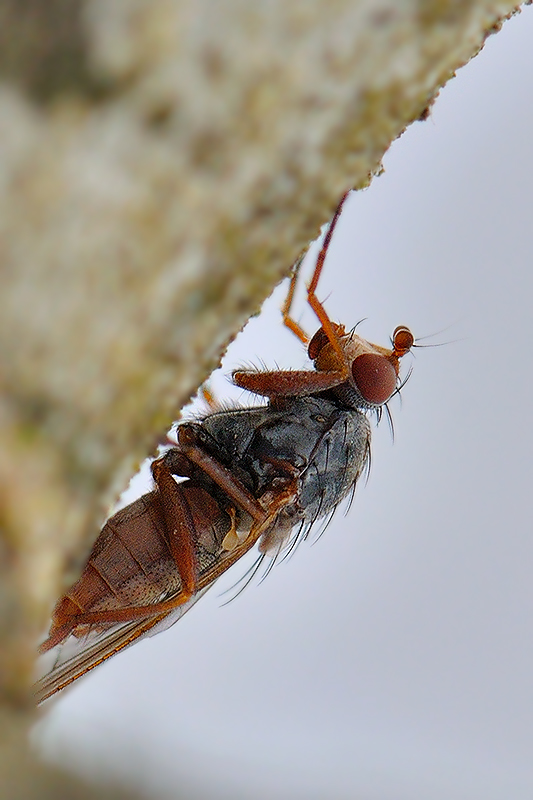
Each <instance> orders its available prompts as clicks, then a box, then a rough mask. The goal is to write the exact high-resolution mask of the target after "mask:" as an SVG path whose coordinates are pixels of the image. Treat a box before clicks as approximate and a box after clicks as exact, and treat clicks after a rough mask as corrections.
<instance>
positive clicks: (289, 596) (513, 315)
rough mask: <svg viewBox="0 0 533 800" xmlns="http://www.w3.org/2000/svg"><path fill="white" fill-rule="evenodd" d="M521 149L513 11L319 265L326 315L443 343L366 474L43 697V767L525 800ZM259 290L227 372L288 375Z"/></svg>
mask: <svg viewBox="0 0 533 800" xmlns="http://www.w3.org/2000/svg"><path fill="white" fill-rule="evenodd" d="M532 142H533V9H531V8H526V9H525V10H524V12H523V14H522V15H520V17H518V18H515V19H513V20H511V21H510V22H508V23H507V24H506V25H505V27H504V29H503V31H502V32H501V33H500V34H498V35H497V36H495V37H492V38H491V39H489V41H488V43H487V45H486V47H485V50H484V51H483V52H482V53H481V54H480V55H479V56H478V57H477V58H476V59H475V60H474V61H473V62H472V63H471V64H469V65H468V66H467V67H465V68H464V69H463V70H461V71H460V72H459V74H458V76H457V78H456V79H455V80H453V81H451V82H450V84H449V85H448V86H447V87H446V89H445V90H444V91H443V92H442V94H441V96H440V97H439V98H438V100H437V102H436V103H435V105H434V107H433V110H432V114H431V117H430V119H429V120H427V121H426V122H424V123H423V124H416V125H414V126H412V127H411V128H410V129H409V130H408V131H407V132H406V134H405V135H404V136H403V137H402V139H401V140H399V141H398V142H396V143H395V144H394V145H393V147H392V148H391V150H390V152H389V153H388V155H387V156H386V158H385V169H386V172H385V174H384V175H383V176H381V177H380V178H379V179H377V180H375V181H374V183H373V185H372V186H371V188H370V189H369V190H368V191H366V192H364V193H360V194H359V195H357V196H356V197H354V198H353V199H352V200H351V202H350V206H349V209H347V211H346V214H345V215H344V217H343V219H342V221H341V223H340V224H339V227H338V233H337V234H336V237H335V241H334V247H332V249H331V251H330V252H331V258H330V260H329V261H328V263H327V266H326V270H325V273H324V277H323V280H322V281H321V283H320V286H319V295H320V297H321V298H328V299H327V304H326V305H327V308H328V310H329V312H330V314H331V316H332V318H333V319H336V320H339V321H342V322H344V323H345V324H346V325H347V326H351V325H353V324H355V323H356V322H357V321H358V320H360V319H361V318H363V317H365V318H367V321H366V322H365V323H364V324H363V325H362V326H361V329H360V331H361V333H362V334H363V335H365V336H367V337H368V338H369V339H371V340H374V341H376V342H378V343H383V344H386V343H387V341H388V336H389V335H390V333H391V332H392V330H393V328H394V327H395V326H396V325H397V324H400V323H402V324H407V325H409V326H410V327H411V328H412V330H413V331H414V332H415V334H416V335H419V336H425V335H428V334H433V333H435V332H438V331H441V332H439V333H437V335H436V336H435V337H433V339H430V340H428V342H451V343H450V344H447V345H446V346H442V347H438V348H433V349H425V350H418V351H416V357H415V358H413V359H411V363H412V366H413V375H412V377H411V379H410V381H409V383H408V385H407V386H406V387H405V389H404V391H403V403H402V404H401V405H400V403H399V402H394V403H393V404H392V412H393V415H394V420H395V428H396V435H395V441H394V443H392V441H391V436H390V432H389V430H388V428H387V425H386V424H382V425H381V426H380V428H379V429H378V430H377V432H376V433H375V436H374V444H373V465H372V473H371V476H370V480H369V483H368V485H367V486H364V485H361V486H360V487H359V491H358V494H357V497H356V500H355V502H354V504H353V506H352V509H351V511H350V513H349V515H348V516H347V517H344V516H343V514H342V511H341V510H339V512H338V513H337V516H336V518H335V519H334V521H333V523H332V524H331V526H330V527H329V529H328V530H327V532H326V534H325V535H324V536H323V537H322V538H321V539H320V541H319V542H318V543H317V544H316V545H315V546H313V547H310V546H308V545H305V544H304V545H302V547H300V548H299V550H298V552H297V553H296V555H295V557H294V558H292V559H291V560H290V561H289V562H285V563H284V564H282V565H281V566H279V567H277V568H276V569H274V570H273V572H272V573H271V574H270V575H269V577H268V579H267V580H266V581H265V582H264V583H263V584H261V585H260V586H259V587H258V586H256V585H255V586H251V587H249V588H248V589H247V590H246V591H245V592H244V593H243V594H242V595H240V596H239V597H238V598H237V599H236V600H235V601H234V602H233V603H231V604H230V605H228V606H225V607H224V608H220V607H219V606H220V604H221V603H222V602H223V601H224V598H221V597H220V596H219V595H220V591H221V590H222V589H223V588H224V586H228V585H230V584H231V583H233V582H234V581H235V580H236V579H237V578H238V577H239V576H240V575H241V574H242V573H243V572H244V569H245V567H244V566H243V565H242V564H240V565H237V566H236V568H235V569H234V571H233V572H232V574H231V575H230V576H229V577H228V579H227V580H225V582H224V584H223V582H222V581H220V582H219V584H217V587H216V588H214V589H213V590H212V592H211V593H210V594H208V595H207V596H206V597H205V598H203V600H202V601H201V602H200V603H198V605H197V606H196V607H195V608H194V609H193V610H192V611H191V612H190V613H189V614H187V615H186V616H185V618H184V619H183V620H182V621H181V622H180V623H179V624H178V625H177V626H176V627H175V628H173V629H171V630H170V631H169V632H167V633H166V634H162V635H161V636H159V637H156V638H154V639H151V640H148V641H147V642H145V643H141V644H139V645H138V646H137V647H134V648H133V649H131V650H130V651H128V652H126V653H124V654H122V655H121V656H118V657H117V658H116V659H113V660H112V661H111V662H109V663H108V664H107V665H106V666H103V667H101V668H100V669H98V670H96V671H95V672H94V673H93V674H92V675H91V676H90V677H88V678H86V679H85V680H83V681H81V682H80V683H79V684H78V686H77V687H75V688H73V689H72V690H71V691H70V692H68V693H65V695H64V697H63V698H61V699H60V700H59V701H58V702H57V703H56V705H55V707H54V708H53V709H52V711H51V712H50V715H49V717H48V718H47V719H45V720H43V722H41V723H40V727H39V730H38V731H37V735H36V738H37V740H38V741H39V743H40V744H39V746H40V747H41V748H43V749H44V750H45V752H46V753H47V754H48V755H49V756H50V757H51V758H54V759H58V760H61V762H62V763H65V762H66V763H70V764H71V765H73V766H76V767H77V768H80V769H83V770H85V771H86V772H88V773H89V774H95V773H96V772H98V771H100V770H103V771H104V772H105V771H106V770H107V771H108V772H109V771H111V772H112V774H115V775H118V776H122V777H126V776H127V777H128V779H129V780H131V782H132V784H133V785H135V786H137V787H146V788H147V789H149V791H151V792H152V793H157V796H161V797H180V796H183V797H190V798H194V797H202V798H204V797H205V798H212V800H219V799H220V800H222V799H224V800H225V798H235V799H237V798H242V799H243V800H248V799H250V800H256V798H257V800H263V798H265V799H266V798H283V799H284V798H302V800H303V799H304V798H309V799H310V800H311V799H312V800H315V798H316V799H317V800H318V798H326V797H327V798H335V800H337V799H338V800H345V799H346V800H356V799H357V800H359V798H361V800H479V798H483V800H508V798H513V800H531V797H533V757H532V751H533V748H532V743H533V525H532V517H533V512H532V503H531V497H532V494H533V493H532V489H531V476H532V468H531V457H532V452H533V424H532V421H531V411H530V407H529V404H530V398H531V395H532V390H533V380H532V376H531V372H532V364H531V360H532V359H531V344H532V341H533V334H532V329H531V328H532V326H531V317H532V314H531V306H532V295H533V291H532V289H533V280H532V278H531V269H532V264H533V225H532V224H531V220H532V217H533V154H532ZM283 291H284V290H282V293H281V294H279V293H278V294H277V295H276V297H275V299H274V301H273V302H272V301H271V303H270V304H269V309H268V312H267V313H265V315H264V318H261V319H259V320H254V321H253V322H252V323H251V324H250V325H249V326H248V327H247V329H246V330H245V331H244V333H243V334H242V335H241V336H240V337H239V339H238V340H237V342H235V344H234V346H233V347H232V348H231V350H230V351H229V353H228V357H227V360H226V363H225V366H224V372H225V373H227V372H229V371H230V370H231V369H232V368H234V367H235V366H237V365H238V364H239V363H243V362H250V361H251V362H255V363H256V364H260V363H261V361H263V362H265V363H266V364H267V365H268V366H271V367H274V366H275V365H276V364H280V365H283V366H293V367H300V366H302V365H303V364H305V354H304V352H303V350H302V348H301V347H300V346H299V345H298V342H297V341H296V340H293V337H291V335H290V334H289V333H288V332H285V331H284V330H283V329H282V327H281V325H280V319H279V315H278V312H277V309H278V308H279V305H280V302H281V297H282V296H283ZM303 307H304V304H303V299H301V300H300V304H299V308H300V309H301V310H302V322H303V324H304V327H306V328H307V329H308V330H309V331H310V332H312V331H313V330H314V328H315V327H316V325H315V321H314V320H313V318H312V315H309V314H308V312H307V311H306V312H305V313H303ZM443 328H447V330H445V331H443V332H442V329H443ZM424 343H426V341H424ZM213 383H214V386H215V387H216V391H217V394H218V395H219V396H220V397H221V398H222V397H228V396H230V394H231V393H230V391H229V388H228V384H227V381H226V379H225V378H221V377H219V376H218V375H217V376H215V378H214V381H213ZM233 396H236V397H237V398H241V399H242V400H243V401H245V400H246V398H245V397H244V396H243V395H241V394H240V392H238V393H237V394H236V395H235V394H234V395H233ZM141 491H142V490H141Z"/></svg>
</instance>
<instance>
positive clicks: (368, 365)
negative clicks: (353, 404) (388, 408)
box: [352, 353, 397, 406]
mask: <svg viewBox="0 0 533 800" xmlns="http://www.w3.org/2000/svg"><path fill="white" fill-rule="evenodd" d="M352 375H353V379H354V381H355V385H356V386H357V388H358V390H359V392H360V393H361V395H362V397H363V399H364V400H366V401H367V403H371V404H372V405H376V406H381V405H383V403H386V402H387V400H388V399H389V397H390V396H391V395H392V394H393V392H394V390H395V389H396V382H397V376H396V370H395V369H394V367H393V366H392V364H391V363H390V361H388V360H387V359H386V358H385V356H380V355H378V354H377V353H363V355H361V356H358V357H357V358H356V359H355V360H354V362H353V364H352Z"/></svg>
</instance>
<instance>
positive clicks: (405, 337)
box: [392, 325, 415, 358]
mask: <svg viewBox="0 0 533 800" xmlns="http://www.w3.org/2000/svg"><path fill="white" fill-rule="evenodd" d="M414 343H415V337H414V336H413V334H412V333H411V331H410V330H409V328H407V327H406V326H405V325H398V327H397V328H395V329H394V333H393V334H392V346H393V347H394V353H395V355H397V356H398V357H399V358H401V357H402V356H404V355H405V354H406V353H408V352H409V350H410V349H411V347H412V346H413V345H414Z"/></svg>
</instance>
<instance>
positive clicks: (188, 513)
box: [36, 195, 414, 701]
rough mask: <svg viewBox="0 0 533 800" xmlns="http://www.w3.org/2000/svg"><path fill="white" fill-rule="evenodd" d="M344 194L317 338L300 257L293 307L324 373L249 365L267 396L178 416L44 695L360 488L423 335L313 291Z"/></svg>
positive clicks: (125, 512)
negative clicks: (378, 431)
mask: <svg viewBox="0 0 533 800" xmlns="http://www.w3.org/2000/svg"><path fill="white" fill-rule="evenodd" d="M346 197H347V195H344V197H343V198H342V200H341V202H340V204H339V206H338V208H337V210H336V212H335V215H334V217H333V219H332V222H331V224H330V226H329V229H328V231H327V234H326V236H325V238H324V242H323V245H322V248H321V250H320V253H319V255H318V258H317V262H316V266H315V270H314V273H313V277H312V280H311V283H310V285H309V287H308V291H307V300H308V303H309V305H310V306H311V308H312V309H313V311H314V313H315V314H316V316H317V318H318V320H319V322H320V328H319V329H318V331H317V332H316V333H315V335H314V336H313V337H312V338H309V337H308V336H307V335H306V334H305V333H304V331H303V330H302V328H301V327H300V326H299V325H298V324H297V323H296V322H295V321H294V319H293V318H292V317H291V307H292V304H293V297H294V290H295V286H296V280H297V275H298V267H299V263H298V264H297V266H296V268H295V270H294V272H293V275H292V279H291V284H290V288H289V292H288V295H287V299H286V301H285V303H284V306H283V308H282V314H283V322H284V324H285V325H286V326H287V327H288V328H289V329H290V330H291V331H292V332H293V333H294V334H295V335H296V336H297V337H298V338H299V339H300V340H301V341H302V342H303V343H304V344H306V345H307V350H308V355H309V357H310V359H311V360H312V361H313V364H314V369H313V370H302V371H281V370H276V371H259V370H256V371H254V370H238V371H236V372H234V373H233V376H232V377H233V382H234V383H235V384H236V385H237V386H239V387H242V388H244V389H247V390H249V391H250V392H253V393H255V394H257V395H261V396H262V397H265V398H267V404H266V405H264V406H260V407H253V408H237V409H233V410H221V411H217V412H213V413H210V414H208V415H207V416H206V417H205V418H204V419H203V420H200V421H196V422H183V423H181V424H180V425H178V428H177V438H178V443H177V445H176V446H174V447H172V448H171V449H169V450H167V452H166V453H165V454H164V455H163V456H161V457H160V458H158V459H157V460H155V461H154V462H153V464H152V467H151V469H152V475H153V478H154V482H155V489H154V490H153V491H151V492H149V493H148V494H145V495H143V496H142V497H141V498H139V499H138V500H136V501H135V502H133V503H131V505H129V506H127V507H126V508H123V509H122V510H120V511H119V512H118V513H116V514H115V515H114V516H112V517H111V518H110V519H109V520H108V521H107V522H106V524H105V525H104V527H103V529H102V531H101V533H100V535H99V536H98V538H97V540H96V542H95V544H94V547H93V549H92V551H91V553H90V556H89V559H88V562H87V564H86V566H85V568H84V570H83V573H82V575H81V577H80V578H79V579H78V581H76V583H75V584H74V585H73V586H72V587H71V588H70V589H69V591H68V592H67V593H66V594H65V595H64V596H63V597H62V598H61V599H60V600H59V601H58V603H57V605H56V607H55V609H54V612H53V617H52V624H51V627H50V631H49V634H48V638H47V639H46V640H45V641H44V642H43V644H42V645H41V647H40V652H41V653H45V652H47V651H49V650H52V649H54V648H56V649H59V650H60V655H59V660H58V661H57V662H56V664H55V666H54V667H53V668H52V669H51V671H50V672H49V673H48V675H46V676H45V677H44V678H42V679H41V680H40V681H39V682H38V684H37V685H36V696H37V698H38V699H39V701H42V700H44V699H46V698H48V697H50V695H52V694H54V693H55V692H57V691H59V690H60V689H63V688H64V687H65V686H67V685H68V684H70V683H72V682H73V681H74V680H76V679H77V678H79V677H81V676H82V675H84V674H85V673H86V672H88V671H89V670H91V669H92V668H93V667H95V666H97V665H98V664H100V663H101V662H102V661H104V660H106V659H107V658H109V657H110V656H112V655H114V654H115V653H117V652H118V651H120V650H122V649H124V648H125V647H127V646H129V645H130V644H132V643H133V642H135V641H137V640H139V639H140V638H142V637H144V636H147V635H153V634H154V633H156V632H159V631H160V630H162V629H165V628H167V627H169V626H170V625H172V624H174V623H175V622H176V621H177V620H178V619H179V618H180V617H181V616H182V615H183V614H184V613H185V612H186V611H187V610H188V609H189V608H190V607H191V606H192V605H193V604H194V603H195V602H196V601H197V600H198V599H199V598H200V597H201V596H202V595H203V594H204V592H205V591H206V590H207V589H208V588H209V587H211V586H212V585H213V583H214V582H215V581H216V579H217V578H218V577H219V576H220V575H222V574H223V573H224V572H226V570H228V569H229V567H231V566H232V565H233V564H235V563H236V562H237V561H238V560H239V559H240V558H242V557H243V556H244V554H245V553H247V552H248V551H249V550H251V548H253V547H254V546H255V545H256V544H257V543H258V545H259V551H260V557H259V558H260V560H261V561H262V559H263V558H265V557H271V558H273V559H274V560H275V557H277V556H278V555H279V554H280V553H282V552H283V553H285V552H287V551H288V550H290V549H292V548H293V547H294V546H295V544H296V543H297V542H298V541H299V540H301V538H305V536H306V535H307V533H308V531H309V529H310V527H311V526H312V525H313V523H314V522H315V521H316V520H318V519H319V518H322V517H326V516H327V515H329V514H331V513H333V511H334V510H335V508H336V506H337V505H338V504H339V502H340V501H341V500H342V499H343V498H344V497H346V496H347V495H348V494H349V493H350V491H352V490H353V491H354V490H355V485H356V483H357V480H358V478H359V477H360V475H361V473H362V472H363V471H364V469H365V467H367V465H368V460H369V456H370V424H369V421H368V412H369V411H371V410H373V409H374V410H377V411H378V413H379V412H380V411H381V409H382V407H383V406H384V404H386V403H387V401H388V400H389V399H390V397H391V396H392V395H393V394H395V393H396V392H397V391H399V388H401V385H400V379H399V362H400V359H401V358H402V356H404V355H405V354H406V353H408V352H409V350H410V349H411V347H412V346H413V345H414V337H413V335H412V333H411V332H410V331H409V329H408V328H406V327H405V326H399V327H397V328H396V330H395V331H394V333H393V335H392V340H391V345H392V346H391V347H390V348H385V347H380V346H378V345H375V344H371V343H370V342H368V341H366V340H365V339H363V338H362V337H360V336H359V335H357V334H356V333H355V330H352V331H348V332H347V331H346V330H345V329H344V327H343V326H342V325H339V324H336V323H334V322H332V321H331V320H330V318H329V316H328V314H327V313H326V311H325V309H324V307H323V306H322V304H321V303H320V301H319V300H318V298H317V296H316V294H315V291H316V288H317V284H318V281H319V278H320V274H321V271H322V268H323V265H324V261H325V258H326V255H327V252H328V247H329V244H330V241H331V238H332V236H333V233H334V230H335V226H336V225H337V222H338V219H339V217H340V214H341V211H342V208H343V204H344V201H345V199H346ZM174 476H178V477H179V478H180V479H181V481H180V482H177V481H176V480H175V478H174ZM272 563H273V562H272ZM70 646H72V648H73V650H74V654H73V655H71V656H70V657H69V655H68V652H69V647H70ZM63 651H64V653H63Z"/></svg>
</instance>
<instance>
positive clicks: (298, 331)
mask: <svg viewBox="0 0 533 800" xmlns="http://www.w3.org/2000/svg"><path fill="white" fill-rule="evenodd" d="M306 254H307V250H306V251H305V252H304V253H302V255H301V256H300V257H299V259H298V260H297V262H296V264H295V265H294V268H293V271H292V276H291V283H290V286H289V291H288V292H287V297H286V298H285V302H284V303H283V306H282V307H281V314H282V317H283V324H284V325H285V326H286V327H287V328H288V329H289V330H291V331H292V332H293V333H294V335H295V336H297V337H298V339H299V340H300V341H301V342H303V344H307V343H308V342H309V336H308V335H307V334H306V333H305V331H304V330H303V328H301V327H300V326H299V325H298V323H297V322H296V320H294V319H293V318H292V317H291V306H292V301H293V299H294V290H295V289H296V281H297V280H298V273H299V272H300V267H301V266H302V261H303V260H304V258H305V256H306Z"/></svg>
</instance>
